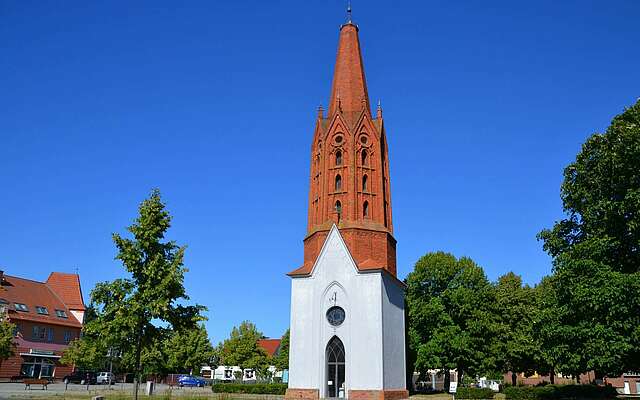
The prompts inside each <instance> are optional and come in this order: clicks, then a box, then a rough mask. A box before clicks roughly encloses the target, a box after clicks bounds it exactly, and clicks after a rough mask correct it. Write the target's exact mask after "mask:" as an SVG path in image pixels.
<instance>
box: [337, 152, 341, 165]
mask: <svg viewBox="0 0 640 400" xmlns="http://www.w3.org/2000/svg"><path fill="white" fill-rule="evenodd" d="M336 165H342V152H341V151H340V150H338V151H336Z"/></svg>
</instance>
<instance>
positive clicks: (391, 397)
mask: <svg viewBox="0 0 640 400" xmlns="http://www.w3.org/2000/svg"><path fill="white" fill-rule="evenodd" d="M408 398H409V391H408V390H403V389H396V390H349V400H404V399H408Z"/></svg>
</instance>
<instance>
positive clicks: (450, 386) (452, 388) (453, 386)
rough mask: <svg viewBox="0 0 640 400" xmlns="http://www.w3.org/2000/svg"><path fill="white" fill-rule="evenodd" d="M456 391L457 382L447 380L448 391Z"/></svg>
mask: <svg viewBox="0 0 640 400" xmlns="http://www.w3.org/2000/svg"><path fill="white" fill-rule="evenodd" d="M457 391H458V382H449V393H456V392H457Z"/></svg>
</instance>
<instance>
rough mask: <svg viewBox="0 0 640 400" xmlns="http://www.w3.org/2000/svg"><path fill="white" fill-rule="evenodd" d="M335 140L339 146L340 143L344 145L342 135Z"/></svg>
mask: <svg viewBox="0 0 640 400" xmlns="http://www.w3.org/2000/svg"><path fill="white" fill-rule="evenodd" d="M333 140H334V141H335V142H336V143H337V144H340V143H342V136H341V135H338V136H336V137H335V139H333Z"/></svg>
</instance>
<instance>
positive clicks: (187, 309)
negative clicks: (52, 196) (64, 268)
mask: <svg viewBox="0 0 640 400" xmlns="http://www.w3.org/2000/svg"><path fill="white" fill-rule="evenodd" d="M170 226H171V217H170V215H169V213H168V212H167V211H166V209H165V206H164V204H163V203H162V201H161V198H160V192H159V191H158V190H154V191H152V193H151V196H150V197H149V198H148V199H146V200H144V201H143V202H142V204H141V205H140V207H139V215H138V217H137V218H136V220H135V222H134V223H133V225H131V226H130V227H129V228H128V231H129V232H130V233H131V234H132V235H133V238H132V239H128V238H124V237H121V236H120V235H118V234H114V235H113V241H114V242H115V245H116V247H117V249H118V254H117V256H116V259H118V260H120V261H121V262H122V264H123V266H124V267H125V270H126V271H127V273H128V274H129V277H128V278H121V279H116V280H114V281H112V282H102V283H98V284H97V285H96V287H95V288H94V289H93V291H92V292H91V298H92V301H93V303H94V304H95V305H96V313H97V317H96V318H95V319H94V320H93V321H90V322H89V323H87V324H86V325H85V331H86V332H87V334H89V335H91V336H93V337H95V338H97V339H98V340H99V341H100V342H101V343H103V344H104V345H105V347H107V348H108V347H111V346H114V347H117V348H119V349H121V350H122V351H123V357H122V362H123V364H124V365H126V366H129V367H131V368H132V369H133V370H134V371H135V380H136V388H137V387H138V383H139V381H140V373H141V372H143V371H144V372H145V373H149V372H161V371H160V370H161V369H162V360H163V358H164V357H163V355H162V354H161V349H162V345H161V344H162V342H163V340H164V339H165V338H166V335H167V330H168V329H173V330H182V329H188V328H195V327H196V325H197V322H198V321H200V320H203V319H204V318H203V317H202V316H201V315H200V313H201V312H202V311H203V310H204V309H205V308H204V307H202V306H199V305H195V306H188V305H183V303H184V302H185V301H187V300H188V299H189V297H188V296H187V294H186V291H185V288H184V273H185V272H186V271H187V269H186V268H185V267H184V265H183V257H184V252H185V247H179V246H177V245H176V243H175V242H173V241H164V242H163V239H164V237H165V233H166V232H167V230H168V229H169V227H170ZM143 364H144V368H143ZM137 393H138V391H137V390H136V391H135V397H136V398H137Z"/></svg>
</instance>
